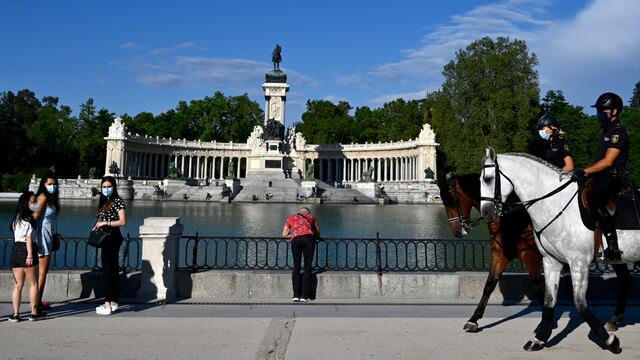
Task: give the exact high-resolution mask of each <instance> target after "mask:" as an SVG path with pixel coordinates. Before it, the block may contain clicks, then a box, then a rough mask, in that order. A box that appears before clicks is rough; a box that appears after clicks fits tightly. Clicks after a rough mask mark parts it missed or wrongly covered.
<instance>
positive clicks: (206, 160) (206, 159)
mask: <svg viewBox="0 0 640 360" xmlns="http://www.w3.org/2000/svg"><path fill="white" fill-rule="evenodd" d="M204 179H205V180H209V179H211V177H209V157H208V156H205V157H204Z"/></svg>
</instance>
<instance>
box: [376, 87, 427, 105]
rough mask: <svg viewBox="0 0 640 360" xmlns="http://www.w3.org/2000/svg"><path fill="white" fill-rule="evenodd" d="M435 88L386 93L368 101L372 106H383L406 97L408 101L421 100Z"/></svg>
mask: <svg viewBox="0 0 640 360" xmlns="http://www.w3.org/2000/svg"><path fill="white" fill-rule="evenodd" d="M434 90H436V89H434V88H428V89H422V90H418V91H412V92H406V93H396V94H386V95H382V96H378V97H376V98H373V99H371V100H369V101H367V103H368V104H369V105H371V106H381V105H384V104H385V103H388V102H391V101H394V100H397V99H404V100H406V101H409V100H419V99H424V98H425V97H426V96H427V93H428V92H430V91H434Z"/></svg>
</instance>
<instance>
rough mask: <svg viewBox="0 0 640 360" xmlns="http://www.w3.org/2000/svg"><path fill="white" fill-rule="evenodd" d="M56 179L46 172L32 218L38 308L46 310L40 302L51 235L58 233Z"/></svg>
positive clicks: (45, 306) (51, 242)
mask: <svg viewBox="0 0 640 360" xmlns="http://www.w3.org/2000/svg"><path fill="white" fill-rule="evenodd" d="M58 189H59V188H58V177H57V176H56V175H55V174H54V173H53V172H48V173H47V174H45V175H44V176H43V177H42V179H40V184H39V185H38V190H37V191H36V195H35V196H36V199H37V201H38V208H37V209H36V210H35V211H34V212H33V218H34V219H36V221H37V228H36V232H35V235H36V236H35V238H36V240H37V243H38V257H39V258H40V259H39V262H40V268H39V269H38V294H39V298H38V303H39V304H40V308H42V309H44V310H48V309H49V308H50V305H49V303H48V302H43V301H42V294H43V293H44V286H45V285H46V284H47V274H48V273H49V262H50V260H51V254H52V252H53V234H55V233H57V232H58V213H59V212H60V196H59V193H58Z"/></svg>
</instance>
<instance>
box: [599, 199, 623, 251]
mask: <svg viewBox="0 0 640 360" xmlns="http://www.w3.org/2000/svg"><path fill="white" fill-rule="evenodd" d="M601 214H602V215H603V216H602V219H601V222H600V229H601V230H602V233H603V234H604V237H605V238H606V239H607V248H606V249H605V250H604V253H603V255H604V258H605V260H607V261H620V260H621V257H622V251H620V248H619V247H618V234H617V233H616V227H615V224H614V222H613V217H612V216H611V215H610V214H609V213H608V212H607V211H603V212H601Z"/></svg>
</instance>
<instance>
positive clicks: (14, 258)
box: [9, 191, 44, 322]
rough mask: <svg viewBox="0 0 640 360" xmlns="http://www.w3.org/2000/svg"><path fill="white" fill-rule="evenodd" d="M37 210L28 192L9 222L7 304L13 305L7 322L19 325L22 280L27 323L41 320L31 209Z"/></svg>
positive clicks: (34, 201)
mask: <svg viewBox="0 0 640 360" xmlns="http://www.w3.org/2000/svg"><path fill="white" fill-rule="evenodd" d="M37 208H38V203H37V202H36V197H35V195H34V194H33V192H31V191H27V192H25V193H23V194H22V195H20V199H18V206H17V207H16V213H15V216H14V217H13V221H12V222H11V226H10V228H11V231H13V238H14V243H13V251H12V253H11V270H12V271H13V278H14V280H15V286H14V288H13V294H12V296H11V301H12V303H13V315H11V316H10V317H9V321H10V322H18V321H20V302H21V301H22V288H23V287H24V280H25V278H26V279H27V280H28V281H29V301H30V303H31V315H30V316H29V320H32V321H33V320H40V319H42V318H43V317H44V315H43V314H42V313H40V312H39V311H38V274H37V273H36V271H37V265H38V256H37V255H38V245H36V241H35V238H34V237H35V231H34V229H35V228H36V220H35V219H34V218H33V211H34V209H37Z"/></svg>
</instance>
